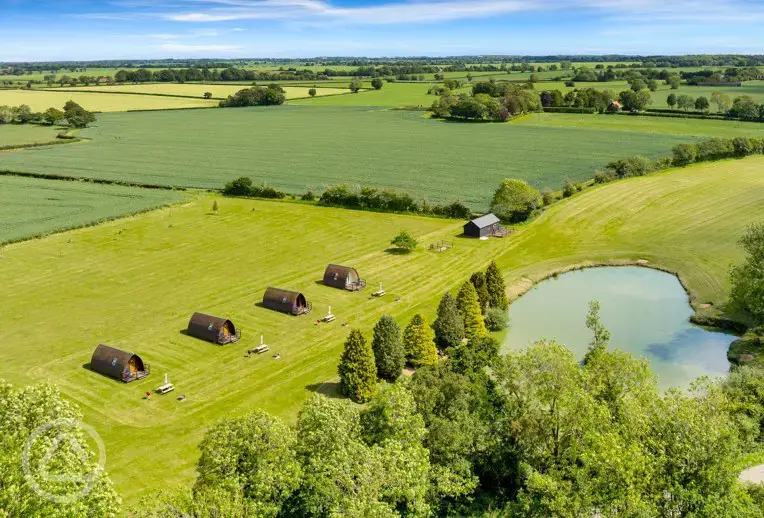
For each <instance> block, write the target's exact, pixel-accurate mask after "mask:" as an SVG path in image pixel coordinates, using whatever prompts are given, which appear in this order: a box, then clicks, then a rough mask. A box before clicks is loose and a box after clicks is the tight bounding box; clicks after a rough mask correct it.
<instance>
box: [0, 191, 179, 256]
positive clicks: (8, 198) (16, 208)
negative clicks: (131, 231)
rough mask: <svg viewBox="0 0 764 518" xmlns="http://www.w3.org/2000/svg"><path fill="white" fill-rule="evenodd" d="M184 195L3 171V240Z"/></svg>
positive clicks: (126, 212) (0, 216) (0, 200)
mask: <svg viewBox="0 0 764 518" xmlns="http://www.w3.org/2000/svg"><path fill="white" fill-rule="evenodd" d="M183 197H184V196H183V194H182V193H179V192H173V191H167V190H155V189H138V188H134V187H121V186H112V185H99V184H94V183H86V182H68V181H58V180H40V179H36V178H21V177H15V176H0V244H2V243H6V242H8V241H16V240H20V239H26V238H29V237H34V236H40V235H45V234H50V233H52V232H56V231H60V230H63V229H68V228H72V227H79V226H83V225H89V224H92V223H96V222H98V221H102V220H106V219H113V218H117V217H120V216H126V215H129V214H132V213H136V212H140V211H144V210H147V209H151V208H154V207H158V206H160V205H164V204H167V203H173V202H178V201H180V200H182V199H183Z"/></svg>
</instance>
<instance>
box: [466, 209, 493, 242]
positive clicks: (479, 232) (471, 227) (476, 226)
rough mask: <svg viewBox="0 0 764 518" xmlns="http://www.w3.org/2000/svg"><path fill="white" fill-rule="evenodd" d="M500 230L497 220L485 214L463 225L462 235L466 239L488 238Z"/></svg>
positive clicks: (491, 215)
mask: <svg viewBox="0 0 764 518" xmlns="http://www.w3.org/2000/svg"><path fill="white" fill-rule="evenodd" d="M501 229H502V226H501V222H500V221H499V218H497V217H496V216H494V215H493V214H486V215H485V216H481V217H479V218H477V219H473V220H472V221H470V222H469V223H466V224H465V225H464V235H465V236H467V237H489V236H493V235H495V234H496V233H497V232H498V231H500V230H501Z"/></svg>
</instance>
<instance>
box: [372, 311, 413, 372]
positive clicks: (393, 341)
mask: <svg viewBox="0 0 764 518" xmlns="http://www.w3.org/2000/svg"><path fill="white" fill-rule="evenodd" d="M371 348H372V350H373V351H374V361H375V363H376V364H377V376H379V377H380V378H382V379H385V380H388V381H395V380H396V379H398V377H399V376H400V375H401V372H402V371H403V367H404V366H405V365H406V353H405V351H404V349H403V342H402V341H401V328H400V327H399V326H398V324H397V323H396V322H395V319H394V318H393V317H391V316H389V315H384V316H382V318H380V319H379V321H378V322H377V325H375V326H374V338H373V340H372V341H371Z"/></svg>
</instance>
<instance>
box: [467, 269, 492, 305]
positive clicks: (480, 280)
mask: <svg viewBox="0 0 764 518" xmlns="http://www.w3.org/2000/svg"><path fill="white" fill-rule="evenodd" d="M470 282H471V283H472V285H473V286H474V287H475V291H476V292H477V296H478V301H479V302H480V313H481V314H482V315H485V312H486V310H487V309H488V302H489V295H488V286H487V285H486V282H485V275H484V274H483V272H475V273H473V274H472V276H471V277H470Z"/></svg>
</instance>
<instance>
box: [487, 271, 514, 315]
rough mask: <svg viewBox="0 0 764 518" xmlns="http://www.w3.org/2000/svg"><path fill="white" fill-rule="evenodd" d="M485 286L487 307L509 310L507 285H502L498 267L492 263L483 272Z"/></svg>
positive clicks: (502, 278) (502, 279)
mask: <svg viewBox="0 0 764 518" xmlns="http://www.w3.org/2000/svg"><path fill="white" fill-rule="evenodd" d="M485 284H486V287H487V288H488V305H489V306H491V307H492V308H499V309H503V310H505V311H506V310H507V309H509V300H508V299H507V285H506V284H504V277H502V275H501V271H499V267H498V266H496V263H495V262H493V261H491V264H489V265H488V269H487V270H486V272H485Z"/></svg>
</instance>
